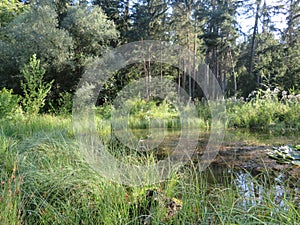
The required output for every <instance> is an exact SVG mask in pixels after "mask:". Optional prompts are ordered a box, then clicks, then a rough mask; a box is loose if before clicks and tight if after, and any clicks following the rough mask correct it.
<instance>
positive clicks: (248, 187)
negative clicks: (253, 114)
mask: <svg viewBox="0 0 300 225" xmlns="http://www.w3.org/2000/svg"><path fill="white" fill-rule="evenodd" d="M131 132H132V134H133V135H134V137H135V138H136V141H137V142H136V147H137V149H138V150H140V151H154V152H155V154H156V157H157V160H161V159H164V158H166V157H168V155H169V154H171V153H172V151H173V149H174V148H175V147H176V146H177V145H178V142H179V139H180V138H181V133H182V132H181V131H180V130H174V129H169V130H159V129H157V130H155V132H153V130H152V133H150V132H149V130H132V131H131ZM209 135H210V134H209V132H200V133H199V137H198V140H197V141H198V144H197V147H196V149H195V153H194V154H193V155H192V161H193V162H194V163H201V156H202V155H203V152H204V151H205V149H206V146H207V143H208V140H209ZM298 142H299V137H298V136H296V135H289V136H285V135H272V134H270V133H257V132H247V131H242V130H239V131H236V130H229V131H227V132H226V135H225V138H224V141H223V144H222V146H221V148H220V150H219V152H218V155H217V156H216V157H215V159H214V160H213V161H212V163H211V164H210V166H209V167H208V168H207V169H206V170H205V171H203V172H202V173H203V174H204V175H205V177H206V178H207V181H208V182H209V183H210V184H211V185H212V186H215V185H219V186H221V187H222V186H223V187H225V186H226V185H228V183H230V185H231V187H234V188H236V189H237V191H238V192H239V194H240V195H241V196H243V199H244V200H243V201H242V202H241V203H240V204H243V205H244V206H245V207H247V206H249V204H250V205H254V204H259V203H260V201H262V199H263V195H265V193H266V191H268V190H270V189H273V192H274V193H275V194H274V196H273V198H274V199H275V202H276V204H278V206H279V207H281V208H286V207H288V205H286V204H285V201H284V199H286V198H289V196H291V197H292V196H293V198H298V200H299V199H300V197H299V196H300V168H299V167H295V166H291V165H282V164H278V163H277V162H276V161H275V160H274V159H271V158H269V157H268V156H267V154H266V153H267V149H268V148H271V147H272V146H280V145H287V144H295V143H298ZM291 178H292V179H291ZM287 182H288V184H287ZM299 206H300V201H299Z"/></svg>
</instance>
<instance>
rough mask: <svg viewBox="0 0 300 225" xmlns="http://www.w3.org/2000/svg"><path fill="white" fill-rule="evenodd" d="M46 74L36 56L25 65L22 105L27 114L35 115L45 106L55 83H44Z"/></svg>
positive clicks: (22, 83)
mask: <svg viewBox="0 0 300 225" xmlns="http://www.w3.org/2000/svg"><path fill="white" fill-rule="evenodd" d="M45 72H46V70H45V69H44V68H43V67H41V65H40V60H38V59H36V55H35V54H34V55H33V56H32V57H31V58H30V62H29V65H24V69H23V70H22V74H23V76H24V79H25V82H23V81H21V87H22V90H23V92H24V97H23V99H22V105H23V108H24V110H25V112H26V113H27V114H30V115H35V114H37V113H38V112H39V111H40V109H41V108H42V107H43V106H44V105H45V99H46V97H47V94H48V93H49V91H50V89H51V87H52V83H53V81H51V82H50V83H45V82H43V78H44V74H45Z"/></svg>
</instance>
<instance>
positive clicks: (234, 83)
mask: <svg viewBox="0 0 300 225" xmlns="http://www.w3.org/2000/svg"><path fill="white" fill-rule="evenodd" d="M229 58H230V62H231V73H232V78H233V86H234V87H233V91H234V96H235V97H236V94H237V83H236V74H235V68H234V64H233V57H232V53H231V49H230V50H229Z"/></svg>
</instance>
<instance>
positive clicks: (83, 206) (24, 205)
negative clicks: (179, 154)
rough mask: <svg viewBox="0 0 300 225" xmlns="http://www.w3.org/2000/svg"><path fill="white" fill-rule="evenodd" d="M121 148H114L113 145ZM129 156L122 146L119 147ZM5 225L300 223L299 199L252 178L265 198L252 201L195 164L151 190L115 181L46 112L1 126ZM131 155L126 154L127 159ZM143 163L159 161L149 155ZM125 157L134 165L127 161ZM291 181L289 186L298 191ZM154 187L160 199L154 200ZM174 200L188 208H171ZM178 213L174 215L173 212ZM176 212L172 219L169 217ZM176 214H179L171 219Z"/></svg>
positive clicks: (65, 122)
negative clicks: (104, 175)
mask: <svg viewBox="0 0 300 225" xmlns="http://www.w3.org/2000/svg"><path fill="white" fill-rule="evenodd" d="M112 144H113V143H112ZM118 148H120V152H122V151H121V150H122V149H121V148H122V146H119V147H118ZM0 154H1V161H0V169H1V170H0V179H1V180H0V182H1V184H0V185H1V186H0V224H112V225H114V224H143V223H144V222H145V221H148V222H149V223H148V224H228V225H229V224H274V225H275V224H299V222H300V213H299V212H300V210H299V199H298V202H297V198H296V196H293V195H294V193H293V192H291V191H290V193H288V192H286V194H285V195H283V196H281V202H282V203H281V204H282V206H281V208H278V202H277V201H278V199H277V197H276V196H277V190H276V187H277V184H276V183H275V182H270V180H272V177H271V175H266V179H259V178H255V177H252V176H251V175H250V174H249V176H248V178H247V179H249V182H248V183H247V185H250V186H249V187H251V185H255V186H256V187H260V188H261V189H260V190H261V192H260V193H259V196H260V197H259V198H257V196H247V198H246V200H245V194H244V193H242V192H241V191H240V190H239V189H238V188H237V187H236V185H235V184H234V183H233V182H232V180H233V179H234V176H235V175H234V174H230V175H228V174H224V176H225V178H224V180H225V182H222V184H220V183H218V182H217V181H216V180H217V179H214V178H212V175H211V174H210V173H209V172H208V173H207V172H206V173H199V172H197V168H194V167H193V166H192V165H190V166H187V167H186V168H184V169H182V170H181V171H177V172H174V174H173V175H172V176H171V177H170V178H169V180H167V181H165V182H163V183H160V184H153V185H148V186H145V187H129V186H125V185H120V184H117V183H113V182H110V181H108V180H106V179H104V178H102V177H101V176H100V175H99V174H97V173H96V172H94V171H93V170H92V169H91V168H90V167H89V165H88V164H87V163H86V162H85V161H84V159H83V158H82V156H81V154H80V152H79V151H78V144H77V143H76V141H75V139H74V137H73V134H72V129H71V120H70V118H65V117H64V118H63V117H54V116H51V115H40V116H36V117H35V118H30V119H26V118H25V119H24V120H17V121H10V120H2V121H1V130H0ZM119 157H123V155H119ZM143 157H144V158H142V160H137V162H139V161H143V163H145V161H147V160H148V161H149V162H150V161H151V160H153V158H151V156H149V157H148V158H147V156H143ZM123 159H124V160H127V161H128V160H130V159H129V158H128V159H126V157H124V158H123ZM289 184H291V183H289V182H286V183H285V184H283V185H284V188H286V189H287V190H290V187H289ZM149 190H152V191H153V192H154V195H153V196H152V197H151V198H149V196H147V193H148V191H149ZM169 199H177V200H178V201H179V202H180V204H181V209H178V210H173V211H172V210H171V209H170V207H171V206H169V208H168V202H167V201H169ZM170 211H171V212H172V213H170ZM168 214H169V216H168ZM170 214H173V215H170Z"/></svg>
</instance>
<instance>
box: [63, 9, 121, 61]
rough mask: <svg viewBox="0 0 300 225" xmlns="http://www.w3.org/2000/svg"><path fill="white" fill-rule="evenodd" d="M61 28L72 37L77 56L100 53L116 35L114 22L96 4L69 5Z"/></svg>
mask: <svg viewBox="0 0 300 225" xmlns="http://www.w3.org/2000/svg"><path fill="white" fill-rule="evenodd" d="M62 28H64V29H65V30H67V31H68V32H69V34H70V36H71V37H72V38H73V40H74V44H75V45H74V48H75V54H76V55H77V57H79V56H80V57H84V58H86V57H87V56H97V55H101V54H102V52H103V51H104V50H105V48H106V47H107V46H108V45H109V43H110V41H111V40H114V39H116V38H117V37H118V32H117V31H116V29H115V25H114V23H113V22H112V21H110V20H108V19H107V17H106V15H105V14H104V13H103V12H102V10H101V9H100V8H99V7H96V6H95V7H88V6H86V5H79V6H74V7H70V8H69V9H68V11H67V14H66V16H65V18H64V19H63V21H62Z"/></svg>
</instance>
